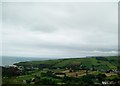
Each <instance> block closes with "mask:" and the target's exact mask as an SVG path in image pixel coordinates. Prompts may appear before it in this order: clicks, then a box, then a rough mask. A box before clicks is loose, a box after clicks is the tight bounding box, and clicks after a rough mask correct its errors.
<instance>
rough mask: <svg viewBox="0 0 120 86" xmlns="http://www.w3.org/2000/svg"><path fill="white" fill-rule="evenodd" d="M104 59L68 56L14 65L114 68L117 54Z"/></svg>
mask: <svg viewBox="0 0 120 86" xmlns="http://www.w3.org/2000/svg"><path fill="white" fill-rule="evenodd" d="M105 59H106V60H98V59H96V58H95V57H94V58H70V59H58V60H47V61H29V62H20V63H16V64H15V65H21V66H31V65H32V66H34V67H37V66H38V65H39V64H45V65H49V66H51V67H56V68H58V67H67V66H71V65H80V64H82V65H83V66H86V67H89V68H90V67H92V66H95V68H97V69H116V68H117V61H118V58H117V56H111V57H105Z"/></svg>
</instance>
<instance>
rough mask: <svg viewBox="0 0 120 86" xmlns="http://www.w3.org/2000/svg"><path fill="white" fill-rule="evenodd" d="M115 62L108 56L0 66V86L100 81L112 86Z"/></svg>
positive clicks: (77, 85) (69, 85)
mask: <svg viewBox="0 0 120 86" xmlns="http://www.w3.org/2000/svg"><path fill="white" fill-rule="evenodd" d="M117 60H118V57H117V56H111V57H91V58H90V57H89V58H70V59H57V60H47V61H27V62H20V63H16V64H15V65H17V67H9V68H5V67H3V70H2V72H3V79H2V81H3V86H7V85H8V84H9V86H10V85H14V84H19V85H17V86H27V85H28V86H30V85H32V86H39V85H40V86H44V85H45V86H46V85H47V86H53V85H55V86H56V85H59V86H61V85H62V86H73V85H74V84H75V86H96V85H102V84H103V81H104V82H105V83H108V82H109V84H113V86H116V85H118V84H120V83H119V81H120V77H119V76H118V73H119V71H118V70H117ZM11 74H12V75H11ZM6 84H7V85H6Z"/></svg>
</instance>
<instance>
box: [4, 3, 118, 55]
mask: <svg viewBox="0 0 120 86" xmlns="http://www.w3.org/2000/svg"><path fill="white" fill-rule="evenodd" d="M2 10H3V12H2V13H3V16H2V20H3V21H2V25H3V32H2V34H3V35H2V42H3V50H2V51H3V53H2V55H3V56H23V57H26V56H27V57H81V56H94V55H97V56H98V55H117V50H118V6H117V3H113V2H104V3H102V2H99V3H95V2H90V3H87V2H86V3H80V2H79V3H77V2H75V3H68V2H67V3H65V2H64V3H62V2H60V3H57V2H56V3H54V2H51V3H43V2H41V3H28V2H26V3H25V2H24V3H3V5H2Z"/></svg>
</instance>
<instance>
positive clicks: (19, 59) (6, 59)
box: [0, 56, 55, 66]
mask: <svg viewBox="0 0 120 86" xmlns="http://www.w3.org/2000/svg"><path fill="white" fill-rule="evenodd" d="M52 59H55V58H46V57H45V58H38V57H14V56H13V57H12V56H2V61H0V66H8V65H13V64H14V63H19V62H25V61H44V60H52Z"/></svg>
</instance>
